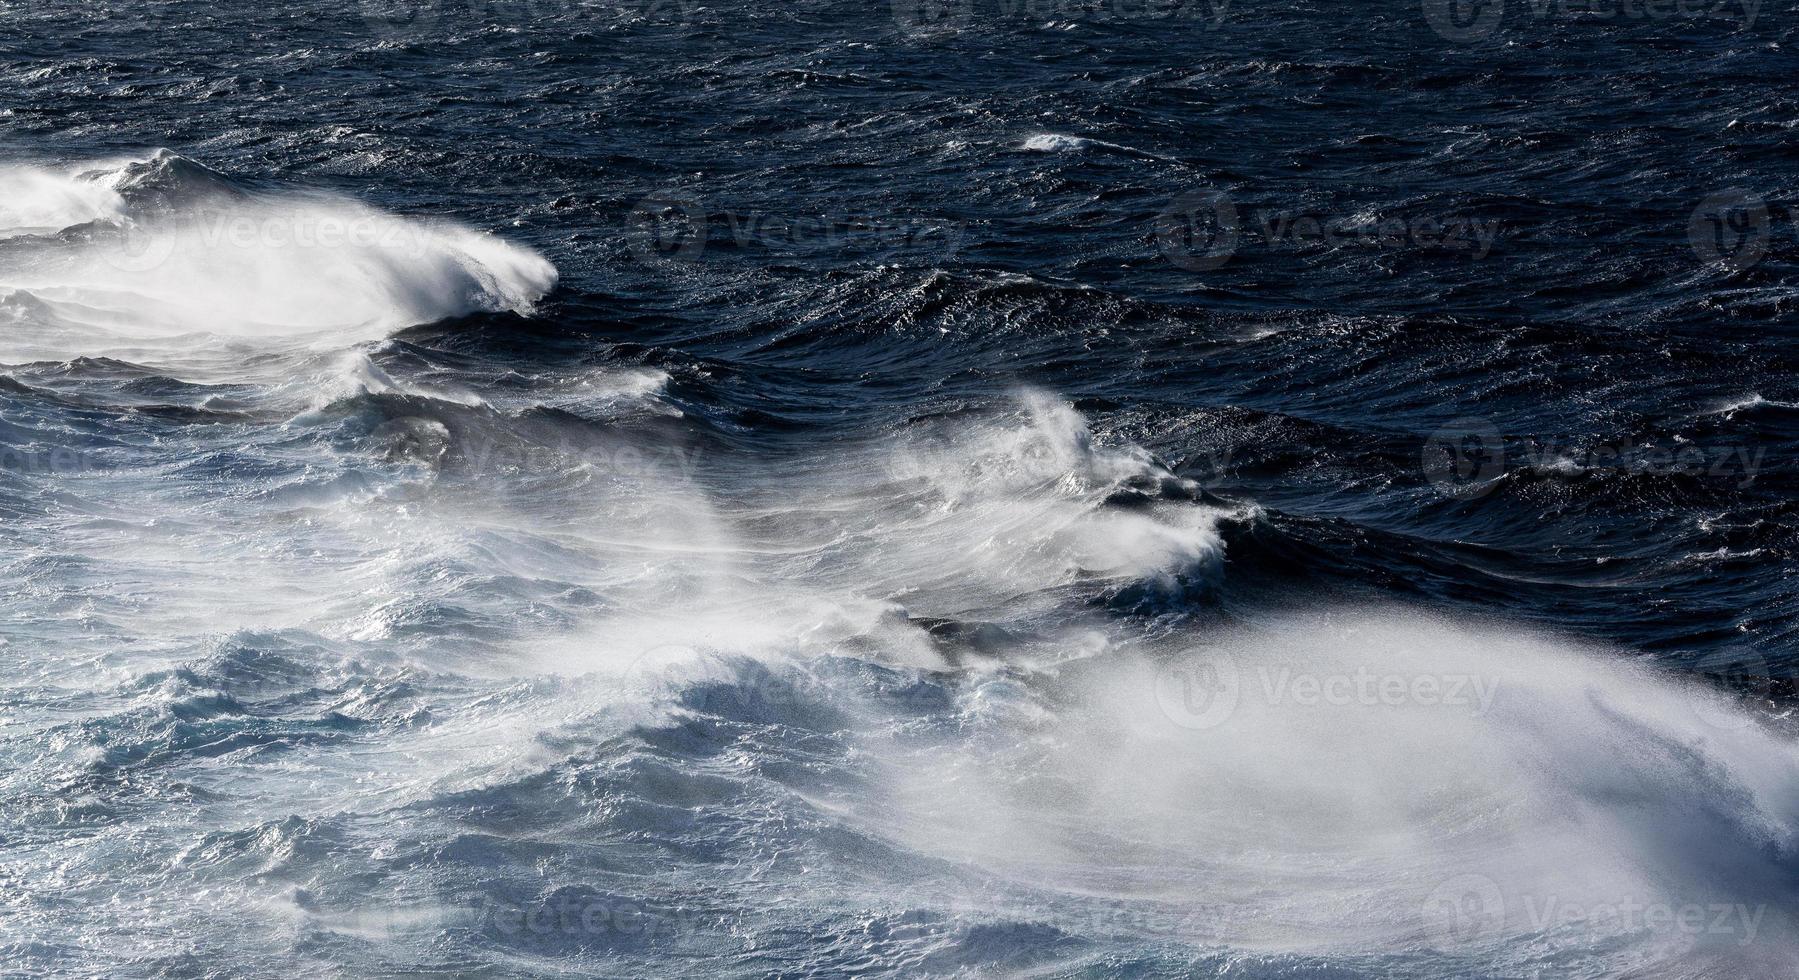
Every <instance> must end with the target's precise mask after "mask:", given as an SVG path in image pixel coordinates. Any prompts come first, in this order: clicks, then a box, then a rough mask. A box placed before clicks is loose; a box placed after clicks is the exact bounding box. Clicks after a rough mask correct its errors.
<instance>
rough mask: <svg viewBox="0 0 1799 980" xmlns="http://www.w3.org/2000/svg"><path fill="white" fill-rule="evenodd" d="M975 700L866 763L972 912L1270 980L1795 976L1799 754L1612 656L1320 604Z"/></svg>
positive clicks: (995, 687)
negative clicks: (1330, 970)
mask: <svg viewBox="0 0 1799 980" xmlns="http://www.w3.org/2000/svg"><path fill="white" fill-rule="evenodd" d="M961 701H962V712H961V714H962V719H963V721H962V724H960V725H958V726H957V730H958V734H957V736H956V737H955V738H953V739H950V740H947V741H945V742H942V743H931V744H928V745H924V746H919V745H917V744H915V743H914V744H907V742H906V740H905V739H899V740H896V741H895V742H894V743H892V744H885V745H874V746H871V747H870V752H871V755H872V756H873V757H874V758H877V759H880V760H881V761H882V765H881V766H880V767H879V769H880V771H881V772H883V773H885V774H887V775H886V777H885V778H886V780H887V789H886V791H885V792H884V793H881V794H877V795H875V796H874V797H872V798H871V799H870V801H869V808H868V810H867V811H866V813H864V814H863V819H866V820H867V821H868V824H867V825H868V826H872V827H878V828H880V829H881V832H882V833H884V834H887V835H890V836H891V837H893V838H895V839H898V840H900V841H902V842H904V843H905V844H906V846H908V847H909V848H912V849H916V850H918V851H920V852H922V853H925V854H930V855H934V856H937V857H941V858H944V859H947V860H949V861H952V862H954V865H952V866H954V867H957V868H960V869H961V871H960V872H959V873H958V874H957V877H956V879H955V881H954V882H953V883H952V884H951V885H950V886H949V887H950V888H951V889H952V890H953V891H954V892H955V894H953V895H951V898H952V899H953V901H950V902H948V903H947V904H949V905H951V906H952V907H953V908H955V909H956V911H957V913H958V915H960V916H962V917H963V918H964V919H967V920H971V921H974V922H985V923H995V922H999V923H1005V922H1040V923H1046V924H1048V925H1050V926H1053V927H1055V928H1057V929H1059V930H1060V931H1061V932H1064V933H1067V934H1070V935H1076V936H1080V935H1085V936H1094V935H1095V934H1100V935H1104V934H1108V933H1110V934H1120V933H1122V934H1126V935H1132V936H1135V937H1136V938H1140V939H1141V938H1153V939H1161V940H1172V941H1178V942H1183V943H1190V944H1199V945H1220V944H1222V945H1225V946H1229V947H1233V948H1235V949H1237V950H1241V951H1245V952H1247V953H1248V954H1250V955H1248V956H1246V957H1245V961H1244V963H1243V964H1241V965H1242V968H1243V969H1244V975H1247V976H1258V975H1263V974H1264V973H1265V972H1266V973H1271V974H1278V975H1283V976H1285V975H1292V974H1289V973H1286V972H1283V971H1282V970H1281V969H1277V968H1275V967H1276V965H1277V964H1278V963H1280V962H1281V960H1280V957H1281V956H1292V955H1300V956H1306V957H1319V958H1321V959H1322V960H1323V961H1325V962H1328V963H1333V964H1336V965H1338V966H1347V965H1353V964H1356V963H1358V962H1362V961H1369V962H1373V963H1379V964H1384V965H1385V966H1386V967H1387V968H1390V967H1391V966H1392V965H1393V964H1394V963H1395V962H1398V961H1401V960H1402V959H1404V958H1411V959H1413V960H1414V961H1418V962H1425V963H1430V964H1432V966H1431V968H1429V969H1427V970H1426V971H1424V972H1426V973H1429V974H1431V975H1454V974H1456V973H1458V972H1462V970H1474V971H1476V972H1484V971H1485V970H1491V969H1493V968H1495V966H1498V967H1500V968H1502V970H1503V971H1505V972H1506V975H1512V971H1516V975H1521V976H1522V975H1530V973H1531V969H1532V967H1533V965H1536V966H1541V965H1542V964H1545V963H1556V964H1558V968H1557V969H1556V970H1555V971H1553V972H1555V973H1557V974H1558V975H1594V976H1597V975H1617V974H1618V973H1628V972H1632V970H1631V968H1635V969H1637V970H1641V971H1644V972H1643V974H1642V975H1656V976H1675V975H1682V976H1713V975H1716V976H1723V975H1777V974H1778V975H1785V974H1787V973H1789V972H1790V971H1791V969H1792V968H1793V967H1794V965H1795V964H1796V963H1799V959H1796V957H1799V953H1795V950H1799V935H1796V934H1795V932H1794V926H1795V923H1794V921H1793V920H1792V917H1791V911H1790V910H1791V909H1792V908H1794V900H1795V898H1796V897H1799V895H1796V894H1795V892H1796V889H1795V887H1794V880H1795V878H1794V871H1795V868H1799V749H1795V747H1794V745H1793V743H1792V742H1791V741H1790V739H1788V738H1787V737H1785V736H1784V735H1781V734H1779V733H1777V732H1775V731H1773V730H1772V729H1771V728H1769V727H1768V726H1767V724H1766V723H1765V722H1763V721H1758V720H1757V719H1756V718H1755V717H1754V716H1752V715H1751V714H1749V713H1747V712H1746V711H1744V710H1743V709H1742V708H1741V707H1739V706H1737V705H1734V704H1732V703H1729V700H1728V699H1727V698H1725V697H1724V696H1723V695H1721V694H1719V693H1717V692H1715V691H1712V690H1709V689H1705V688H1702V687H1700V686H1698V685H1694V684H1687V683H1680V682H1676V681H1674V680H1671V679H1669V678H1666V677H1662V676H1657V675H1655V674H1652V673H1651V672H1649V671H1647V670H1644V669H1641V668H1638V667H1635V666H1632V665H1630V664H1628V663H1626V662H1623V661H1621V660H1620V659H1619V658H1618V657H1617V655H1616V654H1615V653H1612V652H1602V651H1591V652H1589V651H1580V650H1576V649H1572V648H1570V647H1569V646H1568V645H1566V644H1563V643H1559V642H1556V641H1554V640H1551V639H1548V638H1542V637H1532V636H1529V635H1522V634H1519V633H1517V632H1513V631H1503V632H1502V631H1499V630H1492V629H1487V628H1482V627H1468V626H1457V625H1452V624H1448V623H1444V622H1441V621H1437V620H1433V619H1429V618H1421V617H1418V616H1415V615H1413V614H1410V613H1403V612H1402V613H1390V612H1384V611H1378V610H1375V611H1370V610H1359V611H1346V612H1337V613H1334V614H1333V613H1316V614H1311V615H1305V616H1299V617H1295V618H1292V619H1285V620H1280V621H1276V622H1272V623H1266V624H1262V625H1260V626H1258V627H1256V628H1253V629H1242V630H1236V631H1232V632H1230V633H1220V634H1214V635H1211V636H1208V637H1205V638H1204V642H1200V643H1195V644H1192V645H1189V646H1187V647H1186V648H1184V649H1177V650H1163V651H1159V652H1155V653H1150V654H1147V655H1143V656H1138V655H1134V654H1123V655H1120V653H1118V652H1115V653H1112V654H1108V655H1104V656H1099V657H1095V658H1092V659H1089V660H1084V661H1079V662H1074V663H1070V664H1066V665H1063V666H1062V667H1060V668H1058V669H1057V670H1055V671H1052V672H1049V673H1048V674H1044V675H1038V676H1037V677H1036V678H1035V679H1034V680H1027V681H1025V682H1024V683H1014V682H1007V681H1000V680H994V681H988V682H986V683H983V684H980V685H978V686H976V687H974V688H973V689H971V690H969V691H967V692H966V693H965V694H964V696H963V697H962V699H961ZM939 887H940V889H941V883H939ZM932 901H933V902H936V901H937V899H932ZM1239 955H1241V954H1239ZM1258 961H1262V962H1264V963H1266V964H1267V968H1266V970H1264V969H1259V968H1257V966H1256V965H1255V964H1256V963H1257V962H1258ZM1289 962H1290V961H1289ZM1457 963H1464V964H1465V966H1464V967H1462V968H1460V969H1458V968H1457V967H1456V966H1455V964H1457ZM1732 970H1735V971H1738V972H1735V973H1732V972H1731V971H1732ZM1379 972H1382V973H1384V972H1385V969H1382V970H1380V971H1379ZM1308 975H1310V974H1308Z"/></svg>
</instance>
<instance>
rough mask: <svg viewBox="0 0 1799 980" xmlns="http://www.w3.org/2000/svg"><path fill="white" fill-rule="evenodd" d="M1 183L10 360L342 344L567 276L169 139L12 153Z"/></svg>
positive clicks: (537, 291) (470, 236)
mask: <svg viewBox="0 0 1799 980" xmlns="http://www.w3.org/2000/svg"><path fill="white" fill-rule="evenodd" d="M0 193H4V196H5V199H6V202H7V203H5V204H4V205H0V258H3V259H4V263H3V264H0V269H3V270H4V271H0V304H3V305H4V311H0V316H5V317H6V318H7V320H8V321H10V322H7V323H6V324H5V330H4V331H3V332H0V336H3V337H4V343H0V358H8V359H20V358H22V357H28V356H29V357H46V356H69V355H72V354H95V353H113V352H114V350H115V349H116V348H117V347H118V346H120V345H137V346H145V345H148V346H152V347H156V346H163V345H166V343H167V342H169V341H172V340H174V339H175V338H186V339H184V340H182V341H180V342H181V343H182V344H184V345H190V346H198V343H199V342H198V341H197V340H196V339H195V335H208V336H211V337H214V338H225V339H230V340H240V341H243V340H248V341H254V340H260V339H268V338H285V339H293V338H318V339H323V340H326V341H328V342H331V343H339V344H341V343H345V342H353V341H357V340H368V339H373V338H377V337H380V336H383V335H385V334H387V333H389V332H392V331H393V330H396V329H399V328H401V327H405V326H410V325H413V324H419V323H427V322H431V321H434V320H440V319H444V318H447V317H454V316H460V315H465V314H469V313H476V312H500V311H516V312H527V311H529V310H530V309H531V308H532V306H533V304H535V303H536V302H537V301H538V300H539V299H541V298H542V297H543V296H544V295H546V294H547V293H548V292H549V291H550V290H551V289H552V288H554V286H555V284H556V279H557V275H556V270H555V268H554V267H553V266H552V265H551V264H550V263H549V262H548V261H546V260H545V259H544V258H543V257H542V256H540V255H538V254H536V253H534V252H532V251H530V250H529V249H526V248H522V247H520V246H518V245H514V244H511V243H509V242H506V241H503V240H501V239H499V238H497V237H494V236H493V235H489V234H485V233H482V232H479V231H476V230H474V229H471V228H468V227H465V226H463V225H459V224H455V223H452V222H448V221H441V220H422V219H415V218H406V217H401V216H397V215H393V214H388V213H386V212H383V211H380V210H377V209H375V208H372V207H369V206H367V205H364V204H361V203H359V202H357V201H354V200H350V199H348V198H343V197H335V196H330V195H322V194H317V193H310V192H302V191H295V190H286V189H283V190H266V189H262V188H258V187H246V186H240V185H238V184H236V183H234V182H232V181H231V180H230V179H229V178H226V177H224V176H222V175H219V174H216V173H213V172H212V171H208V170H206V169H205V168H203V167H201V166H199V165H198V164H195V163H193V162H192V161H189V160H186V159H184V158H182V157H179V156H176V155H174V154H171V153H168V152H167V151H159V152H158V153H156V154H154V155H152V156H151V157H149V158H147V159H145V160H141V161H129V162H124V163H119V162H109V163H104V164H98V165H86V166H77V167H64V168H48V167H25V166H13V167H8V168H5V169H3V170H0Z"/></svg>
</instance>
